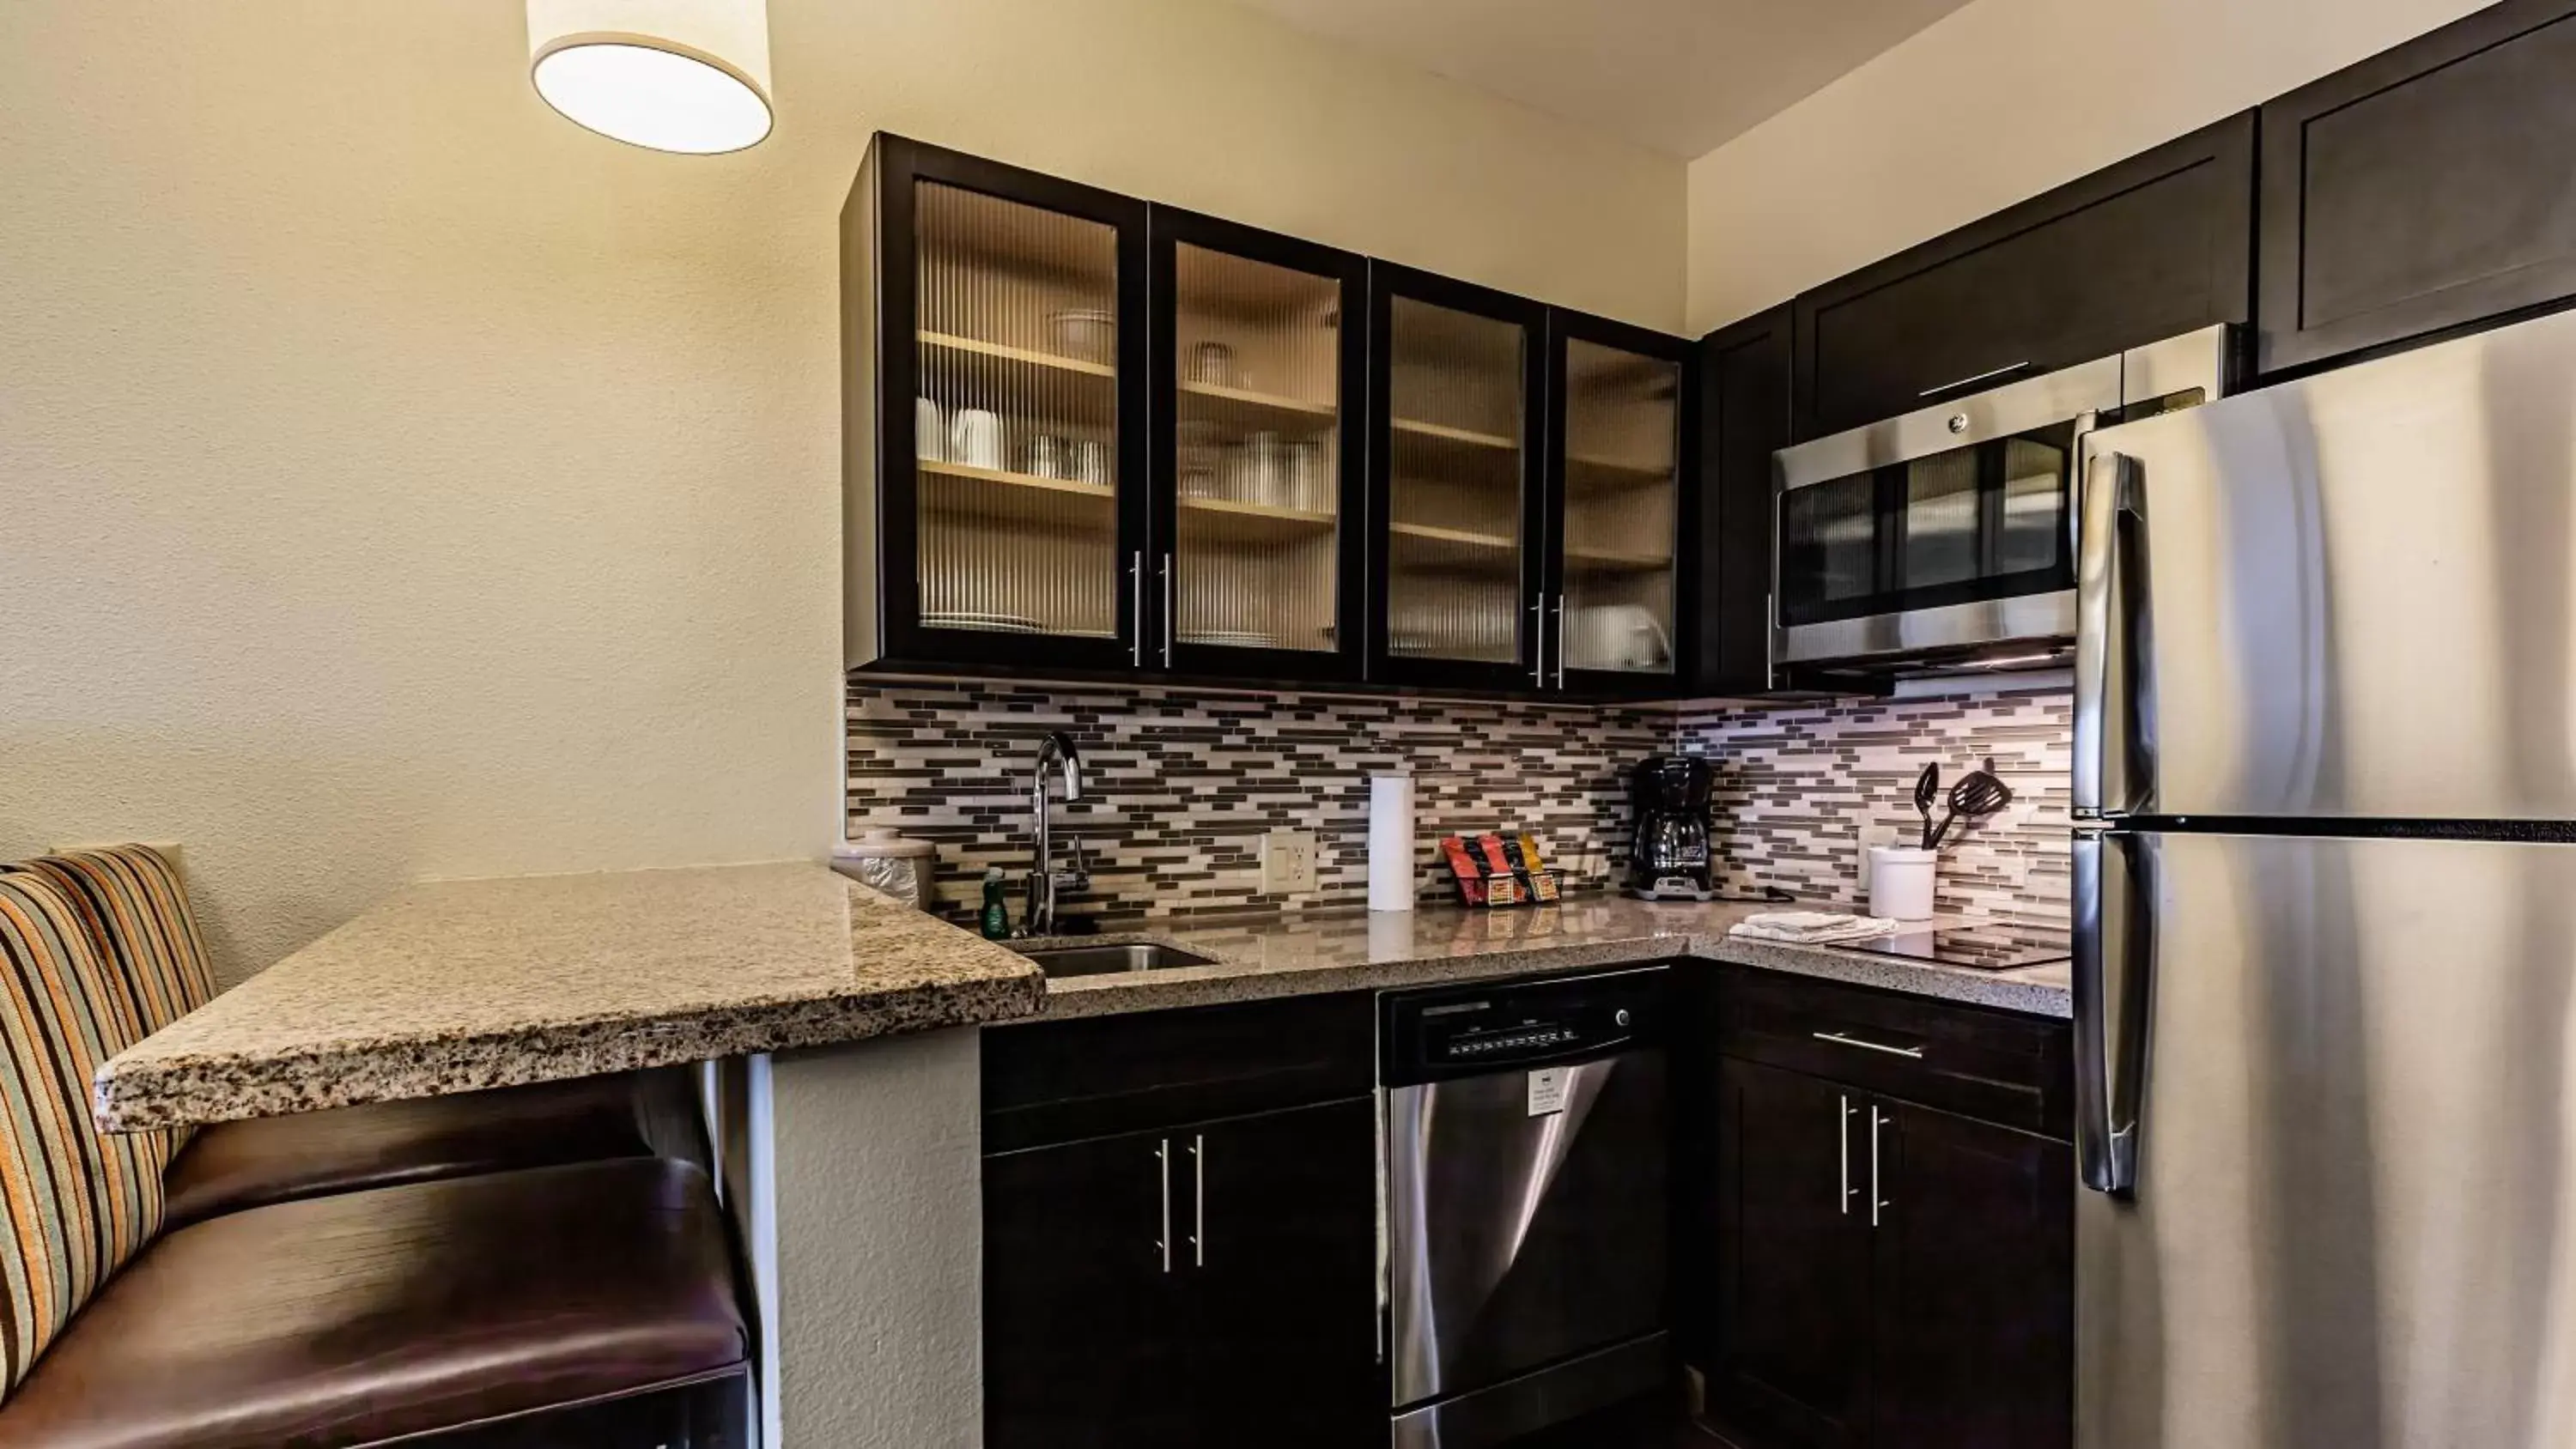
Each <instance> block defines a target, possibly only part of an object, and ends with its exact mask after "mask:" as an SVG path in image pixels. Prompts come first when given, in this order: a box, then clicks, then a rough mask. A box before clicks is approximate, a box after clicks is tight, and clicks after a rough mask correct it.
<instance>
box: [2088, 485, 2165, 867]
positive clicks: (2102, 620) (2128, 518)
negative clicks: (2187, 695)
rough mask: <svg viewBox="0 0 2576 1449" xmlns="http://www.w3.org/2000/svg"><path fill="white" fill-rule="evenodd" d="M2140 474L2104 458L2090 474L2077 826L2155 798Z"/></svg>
mask: <svg viewBox="0 0 2576 1449" xmlns="http://www.w3.org/2000/svg"><path fill="white" fill-rule="evenodd" d="M2140 471H2141V470H2140V468H2139V466H2138V460H2137V459H2135V458H2132V457H2129V456H2128V455H2126V454H2123V453H2103V454H2100V455H2099V456H2096V457H2094V458H2093V459H2091V460H2090V461H2089V462H2088V463H2087V465H2086V467H2085V475H2084V495H2083V500H2082V505H2081V506H2082V519H2081V523H2080V525H2079V527H2078V529H2077V531H2076V555H2075V758H2074V761H2073V763H2074V780H2073V789H2072V804H2073V809H2074V815H2075V818H2077V819H2079V820H2099V819H2104V818H2107V817H2116V816H2121V815H2131V814H2137V813H2139V812H2141V811H2142V810H2143V809H2144V808H2145V805H2146V801H2147V800H2148V798H2149V797H2150V796H2151V795H2152V794H2153V792H2154V761H2153V757H2152V754H2151V752H2150V751H2149V749H2148V748H2147V744H2146V738H2145V731H2144V730H2143V729H2142V728H2141V727H2140V717H2141V706H2142V705H2143V704H2144V703H2145V701H2146V700H2147V699H2148V698H2149V697H2150V696H2149V691H2148V689H2147V688H2146V681H2147V679H2148V670H2149V669H2150V667H2151V661H2150V660H2149V659H2148V658H2147V657H2146V656H2147V653H2148V646H2149V642H2150V639H2151V637H2152V636H2151V634H2150V632H2149V627H2148V625H2149V614H2148V607H2147V595H2146V578H2145V573H2146V570H2145V568H2144V564H2145V561H2146V533H2145V524H2146V508H2145V497H2144V490H2143V489H2142V488H2141V487H2140V486H2139V479H2140ZM2124 545H2125V546H2124Z"/></svg>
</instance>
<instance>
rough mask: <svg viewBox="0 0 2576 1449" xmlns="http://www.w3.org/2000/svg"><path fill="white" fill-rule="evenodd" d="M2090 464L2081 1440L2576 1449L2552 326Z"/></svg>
mask: <svg viewBox="0 0 2576 1449" xmlns="http://www.w3.org/2000/svg"><path fill="white" fill-rule="evenodd" d="M2086 458H2087V461H2086V465H2085V470H2084V492H2083V497H2082V500H2081V521H2080V525H2079V534H2078V536H2079V540H2080V549H2079V560H2078V574H2079V586H2078V629H2079V638H2078V645H2077V669H2076V719H2077V725H2076V747H2075V748H2076V754H2075V774H2076V779H2075V804H2076V815H2077V818H2078V821H2079V825H2078V828H2077V835H2076V845H2075V904H2076V969H2075V996H2076V1042H2077V1050H2076V1056H2077V1071H2078V1082H2077V1104H2078V1127H2077V1147H2078V1157H2079V1160H2080V1163H2081V1171H2082V1177H2083V1186H2084V1188H2085V1189H2087V1190H2085V1191H2082V1192H2079V1193H2078V1194H2077V1203H2078V1206H2077V1284H2076V1288H2077V1301H2078V1304H2079V1307H2078V1311H2077V1343H2076V1354H2077V1365H2078V1368H2077V1384H2076V1417H2077V1441H2078V1443H2079V1444H2080V1445H2081V1446H2082V1449H2396V1446H2404V1449H2567V1446H2571V1445H2576V315H2561V316H2557V317H2553V318H2546V319H2542V320H2539V321H2533V322H2527V323H2524V324H2521V325H2518V326H2515V327H2511V328H2506V329H2503V330H2499V331H2495V332H2490V333H2486V334H2483V335H2480V336H2475V337H2471V338H2467V339H2464V340H2460V341H2454V342H2449V343H2445V344H2441V345H2437V346H2432V347H2427V348H2423V349H2421V350H2418V351H2415V352H2410V353H2406V354H2403V355H2399V356H2395V357H2391V358H2387V359H2383V360H2379V361H2374V362H2370V363H2366V364H2362V365H2359V366H2355V367H2350V368H2346V369H2343V370H2339V371H2336V372H2331V373H2326V374H2322V375H2319V376H2317V377H2314V378H2311V379H2309V380H2306V381H2303V382H2299V383H2296V384H2290V385H2284V386H2280V387H2274V388H2270V389H2266V390H2263V391H2259V392H2254V393H2248V394H2244V395H2241V396H2238V397H2235V398H2231V399H2228V400H2226V401H2222V402H2217V403H2212V404H2210V405H2208V406H2205V407H2201V408H2197V409H2194V410H2192V411H2189V412H2182V413H2174V414H2170V415H2167V416H2163V417H2158V418H2152V419H2148V420H2145V421H2141V422H2137V423H2131V424H2128V425H2126V426H2122V427H2116V428H2111V429H2106V430H2103V431H2101V432H2098V433H2095V434H2092V435H2091V436H2090V438H2089V439H2088V442H2087V449H2086Z"/></svg>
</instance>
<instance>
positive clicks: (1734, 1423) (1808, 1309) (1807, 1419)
mask: <svg viewBox="0 0 2576 1449" xmlns="http://www.w3.org/2000/svg"><path fill="white" fill-rule="evenodd" d="M1783 979H1785V978H1769V979H1765V980H1763V981H1760V982H1758V983H1752V984H1753V986H1754V988H1755V989H1756V990H1758V992H1759V993H1760V994H1761V995H1762V996H1763V997H1764V1002H1763V1006H1764V1009H1765V1010H1766V1011H1768V1012H1770V1013H1771V1014H1772V1015H1773V1016H1777V1015H1778V1012H1779V1009H1780V1000H1779V997H1780V993H1781V991H1782V989H1783V988H1782V986H1781V984H1780V983H1781V981H1782V980H1783ZM1801 994H1805V993H1803V992H1802V993H1801ZM1728 995H1729V993H1728V992H1727V991H1725V990H1724V989H1722V988H1721V989H1720V990H1719V992H1718V993H1717V994H1716V997H1715V1007H1714V1009H1715V1010H1716V1012H1717V1013H1718V1014H1719V1017H1720V1019H1721V1025H1723V1024H1724V1019H1725V1018H1726V1017H1727V1015H1728V1013H1729V1012H1730V1010H1732V1009H1733V1008H1731V1007H1730V1004H1729V1001H1728ZM1812 995H1813V1003H1812V1006H1811V1008H1810V1009H1809V1015H1808V1018H1807V1020H1808V1022H1809V1024H1810V1025H1811V1026H1812V1027H1813V1028H1814V1029H1815V1030H1817V1031H1827V1032H1831V1033H1832V1034H1834V1035H1836V1036H1839V1037H1841V1038H1843V1039H1844V1040H1845V1041H1850V1040H1853V1039H1857V1040H1861V1041H1870V1042H1875V1043H1877V1044H1878V1046H1879V1048H1880V1049H1879V1050H1871V1049H1867V1048H1851V1047H1844V1048H1842V1049H1844V1050H1848V1051H1850V1053H1851V1055H1852V1057H1853V1058H1854V1059H1855V1061H1856V1062H1866V1063H1868V1064H1869V1065H1870V1066H1871V1067H1873V1068H1875V1067H1876V1065H1877V1063H1878V1062H1879V1061H1881V1060H1882V1059H1883V1060H1885V1061H1888V1062H1892V1063H1895V1064H1897V1065H1898V1066H1899V1067H1904V1066H1906V1065H1907V1064H1909V1063H1913V1064H1917V1065H1920V1064H1923V1063H1929V1064H1930V1069H1927V1070H1926V1072H1925V1078H1924V1081H1925V1085H1926V1087H1927V1090H1928V1091H1929V1092H1931V1093H1938V1092H1940V1091H1942V1090H1944V1087H1943V1080H1944V1079H1942V1078H1940V1077H1938V1076H1936V1075H1934V1071H1935V1070H1937V1068H1938V1066H1939V1062H1938V1061H1937V1059H1938V1058H1940V1057H1942V1056H1945V1055H1951V1054H1955V1053H1956V1051H1958V1050H1960V1049H1961V1048H1960V1046H1959V1044H1960V1043H1961V1042H1963V1041H1964V1042H1973V1041H1974V1040H1975V1039H1976V1038H1975V1033H1974V1032H1973V1031H1972V1030H1970V1029H1969V1028H1971V1027H1974V1026H1975V1025H1977V1024H1978V1019H1981V1018H1995V1017H1996V1014H1994V1013H1986V1012H1978V1011H1974V1010H1973V1009H1969V1008H1951V1007H1946V1006H1942V1005H1938V1004H1934V1003H1913V1002H1909V1001H1906V1000H1903V999H1901V998H1896V997H1888V996H1881V995H1878V994H1875V993H1862V992H1855V991H1851V990H1849V989H1844V988H1833V987H1823V986H1817V987H1814V988H1813V990H1812ZM1860 1011H1868V1012H1875V1013H1877V1016H1878V1019H1877V1020H1876V1021H1875V1022H1874V1023H1873V1024H1870V1025H1866V1026H1864V1025H1861V1024H1860V1023H1861V1022H1862V1021H1864V1020H1867V1019H1868V1018H1866V1017H1864V1016H1857V1015H1856V1014H1855V1013H1856V1012H1860ZM1891 1012H1903V1013H1914V1014H1918V1015H1919V1016H1920V1018H1921V1021H1920V1024H1919V1029H1917V1030H1913V1031H1899V1030H1893V1029H1891V1027H1892V1025H1893V1021H1892V1018H1891V1017H1889V1016H1888V1013H1891ZM1735 1014H1736V1015H1743V1014H1745V1013H1743V1012H1742V1011H1740V1010H1738V1011H1735ZM1998 1019H1999V1018H1998ZM1999 1020H2000V1019H1999ZM2011 1024H2012V1025H2015V1026H2022V1025H2030V1026H2036V1025H2039V1024H2037V1023H2027V1022H2026V1020H2025V1019H2013V1020H2012V1022H2011ZM1797 1035H1798V1036H1801V1037H1805V1038H1807V1039H1809V1040H1815V1039H1817V1038H1816V1037H1815V1035H1814V1032H1813V1031H1802V1032H1799V1033H1798V1034H1797ZM1745 1039H1747V1040H1753V1041H1755V1042H1756V1044H1757V1045H1759V1042H1760V1040H1761V1039H1759V1038H1745ZM1900 1039H1902V1040H1903V1041H1910V1042H1912V1043H1915V1044H1916V1046H1914V1047H1910V1048H1905V1049H1904V1050H1919V1051H1920V1052H1921V1057H1920V1058H1913V1057H1907V1056H1905V1055H1903V1052H1902V1051H1898V1050H1894V1049H1895V1048H1896V1047H1897V1046H1898V1044H1899V1042H1900ZM1781 1040H1782V1041H1783V1042H1786V1041H1788V1040H1790V1038H1788V1037H1786V1036H1783V1037H1782V1038H1781ZM2033 1065H2034V1066H2035V1067H2041V1068H2042V1069H2045V1070H2052V1071H2054V1070H2062V1069H2063V1059H2062V1058H2060V1057H2056V1056H2054V1055H2053V1054H2052V1055H2050V1056H2049V1057H2047V1058H2046V1059H2045V1062H2044V1064H2043V1063H2038V1062H2035V1063H2034V1064H2033ZM1999 1070H2001V1072H2002V1075H2003V1076H2005V1077H2007V1078H2009V1077H2012V1076H2013V1075H2015V1072H2016V1069H2014V1068H2009V1067H2007V1068H2003V1069H1999ZM1870 1080H1871V1081H1872V1082H1873V1085H1872V1086H1869V1087H1864V1086H1861V1085H1859V1084H1858V1083H1856V1082H1850V1081H1836V1080H1833V1079H1831V1078H1830V1077H1827V1076H1819V1075H1814V1074H1812V1073H1810V1072H1808V1071H1800V1070H1792V1069H1789V1068H1787V1067H1784V1066H1780V1065H1777V1064H1773V1063H1766V1062H1758V1061H1753V1060H1748V1059H1746V1058H1743V1057H1737V1056H1728V1055H1717V1056H1713V1057H1707V1058H1703V1059H1702V1062H1701V1065H1700V1066H1699V1068H1698V1069H1697V1070H1696V1080H1695V1081H1694V1082H1693V1083H1692V1084H1691V1085H1690V1086H1689V1087H1687V1088H1686V1090H1690V1091H1693V1092H1695V1093H1697V1094H1699V1095H1700V1097H1701V1098H1702V1101H1701V1102H1700V1103H1699V1104H1698V1106H1697V1109H1696V1110H1695V1111H1689V1110H1686V1111H1685V1113H1684V1114H1683V1120H1684V1121H1685V1123H1687V1124H1689V1125H1688V1126H1687V1127H1686V1131H1687V1132H1689V1133H1690V1134H1691V1136H1690V1137H1689V1138H1686V1140H1685V1149H1684V1150H1685V1151H1686V1152H1692V1151H1699V1152H1705V1153H1707V1154H1708V1155H1709V1157H1710V1158H1711V1160H1712V1161H1713V1162H1714V1163H1715V1168H1714V1171H1713V1172H1711V1173H1710V1174H1709V1175H1708V1177H1707V1178H1706V1180H1705V1186H1704V1187H1703V1188H1701V1189H1700V1191H1702V1192H1704V1193H1705V1197H1704V1199H1703V1200H1701V1201H1699V1202H1696V1203H1685V1205H1684V1223H1685V1232H1686V1233H1691V1232H1696V1233H1705V1234H1706V1235H1708V1237H1709V1239H1710V1240H1711V1242H1710V1246H1709V1247H1708V1249H1707V1251H1706V1252H1705V1253H1703V1254H1698V1255H1685V1257H1684V1259H1683V1261H1684V1262H1685V1263H1686V1264H1692V1265H1696V1266H1692V1267H1686V1269H1685V1271H1687V1272H1692V1273H1694V1274H1695V1275H1696V1281H1695V1283H1693V1284H1692V1285H1691V1291H1686V1292H1685V1294H1684V1297H1685V1300H1686V1301H1687V1300H1689V1299H1692V1298H1699V1299H1700V1300H1701V1304H1700V1309H1699V1318H1700V1324H1699V1327H1698V1331H1697V1332H1696V1333H1695V1334H1694V1335H1693V1337H1692V1340H1691V1341H1690V1342H1689V1343H1688V1344H1687V1346H1686V1354H1687V1355H1688V1356H1689V1357H1690V1359H1691V1360H1692V1361H1693V1362H1694V1364H1695V1366H1697V1367H1698V1368H1699V1369H1700V1370H1701V1372H1702V1373H1703V1375H1704V1376H1705V1381H1706V1388H1707V1400H1708V1415H1709V1418H1710V1420H1711V1422H1712V1423H1713V1424H1715V1425H1716V1426H1717V1427H1718V1428H1719V1429H1720V1430H1722V1431H1723V1432H1725V1433H1726V1434H1727V1435H1728V1436H1729V1438H1730V1439H1732V1440H1733V1441H1734V1442H1735V1443H1737V1444H1739V1445H1740V1446H1742V1449H1860V1446H1868V1449H2066V1446H2068V1445H2069V1444H2071V1443H2072V1442H2073V1435H2074V1416H2073V1397H2072V1396H2073V1372H2074V1361H2073V1357H2072V1349H2073V1340H2074V1270H2073V1237H2074V1218H2075V1202H2074V1194H2075V1168H2074V1162H2073V1158H2072V1153H2071V1150H2070V1149H2069V1148H2068V1146H2067V1145H2066V1144H2065V1143H2064V1142H2061V1141H2059V1140H2057V1139H2055V1138H2053V1137H2049V1136H2044V1135H2038V1134H2034V1133H2032V1132H2029V1131H2026V1130H2022V1129H2019V1128H2014V1127H2007V1126H2001V1125H1997V1124H1993V1123H1988V1122H1982V1121H1978V1120H1975V1119H1973V1118H1970V1117H1965V1116H1961V1115H1958V1114H1956V1113H1953V1112H1947V1111H1940V1110H1935V1109H1933V1108H1930V1107H1926V1106H1923V1105H1921V1104H1919V1103H1916V1102H1909V1101H1906V1100H1905V1099H1904V1097H1903V1096H1901V1095H1899V1093H1900V1092H1901V1091H1902V1090H1903V1084H1902V1082H1901V1081H1897V1082H1891V1079H1889V1078H1888V1077H1887V1076H1886V1075H1885V1074H1884V1073H1883V1072H1878V1073H1875V1074H1874V1075H1871V1076H1870Z"/></svg>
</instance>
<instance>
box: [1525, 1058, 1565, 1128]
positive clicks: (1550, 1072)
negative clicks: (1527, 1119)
mask: <svg viewBox="0 0 2576 1449" xmlns="http://www.w3.org/2000/svg"><path fill="white" fill-rule="evenodd" d="M1566 1076H1567V1072H1566V1069H1565V1068H1563V1067H1541V1068H1540V1069H1538V1070H1537V1071H1534V1072H1532V1073H1530V1074H1529V1114H1530V1115H1531V1116H1533V1117H1545V1116H1549V1115H1551V1114H1553V1113H1557V1112H1562V1111H1564V1110H1565V1079H1566Z"/></svg>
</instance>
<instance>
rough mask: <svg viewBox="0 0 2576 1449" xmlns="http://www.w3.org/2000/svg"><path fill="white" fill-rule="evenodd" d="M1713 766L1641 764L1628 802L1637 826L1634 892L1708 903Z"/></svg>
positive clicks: (1694, 760) (1632, 853)
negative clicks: (1709, 797) (1709, 805)
mask: <svg viewBox="0 0 2576 1449" xmlns="http://www.w3.org/2000/svg"><path fill="white" fill-rule="evenodd" d="M1708 787H1709V766H1708V761H1706V760H1704V759H1701V758H1699V757H1698V756H1695V755H1655V756H1652V757H1650V758H1647V759H1645V760H1641V761H1639V762H1638V764H1637V772H1636V774H1635V775H1634V776H1633V777H1632V778H1631V779H1630V780H1629V783H1628V799H1629V802H1630V804H1631V805H1632V806H1633V807H1634V813H1635V816H1636V821H1637V837H1636V843H1635V845H1634V846H1632V847H1631V848H1630V850H1629V853H1628V893H1629V894H1630V895H1633V896H1637V897H1639V898H1641V899H1644V900H1649V901H1704V900H1707V899H1708V898H1709V897H1710V896H1712V895H1714V894H1715V893H1716V892H1715V890H1714V889H1713V888H1712V886H1711V881H1710V878H1711V862H1710V860H1709V854H1708Z"/></svg>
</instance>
